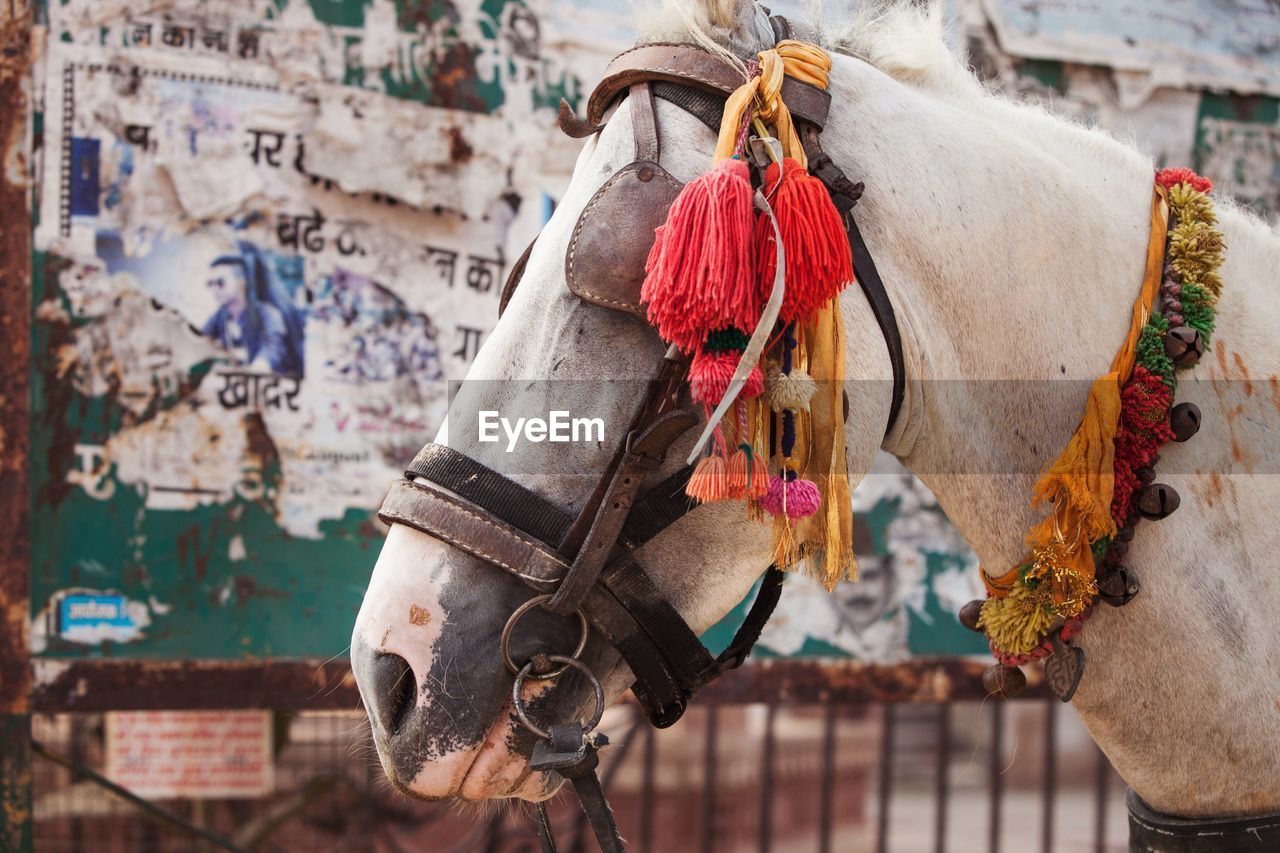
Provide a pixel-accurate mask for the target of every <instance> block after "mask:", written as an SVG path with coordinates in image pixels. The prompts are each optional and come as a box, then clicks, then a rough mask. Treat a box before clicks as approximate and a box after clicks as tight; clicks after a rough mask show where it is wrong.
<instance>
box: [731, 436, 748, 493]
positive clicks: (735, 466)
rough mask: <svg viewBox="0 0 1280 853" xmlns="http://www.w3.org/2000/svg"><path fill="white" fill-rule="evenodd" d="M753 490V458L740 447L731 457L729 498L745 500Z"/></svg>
mask: <svg viewBox="0 0 1280 853" xmlns="http://www.w3.org/2000/svg"><path fill="white" fill-rule="evenodd" d="M744 446H745V445H744ZM750 489H751V457H750V456H749V455H748V454H747V452H746V451H745V450H744V449H743V446H740V447H739V448H738V449H737V450H735V451H734V452H733V455H732V456H730V457H729V486H728V491H729V497H731V498H735V499H737V498H745V497H747V496H748V493H749V491H750Z"/></svg>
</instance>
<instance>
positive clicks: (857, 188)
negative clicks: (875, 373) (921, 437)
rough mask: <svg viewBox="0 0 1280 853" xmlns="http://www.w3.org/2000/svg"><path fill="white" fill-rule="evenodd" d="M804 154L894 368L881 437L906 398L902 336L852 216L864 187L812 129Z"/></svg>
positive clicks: (887, 429)
mask: <svg viewBox="0 0 1280 853" xmlns="http://www.w3.org/2000/svg"><path fill="white" fill-rule="evenodd" d="M803 138H804V145H805V150H806V152H807V153H808V154H809V171H810V172H812V173H813V175H814V176H815V177H816V178H817V179H818V180H820V181H822V183H823V185H824V186H825V187H826V188H827V192H829V193H830V194H831V201H832V203H833V204H834V205H835V206H836V210H838V211H839V212H840V217H841V219H843V220H844V228H845V236H846V237H847V239H848V241H849V251H850V252H851V253H852V255H853V273H854V276H855V277H856V278H857V279H858V285H859V286H860V287H861V288H862V294H863V295H864V296H865V297H866V298H867V304H869V305H870V306H871V313H872V314H874V315H875V317H876V323H877V324H878V325H879V326H880V334H881V336H882V337H883V338H884V344H885V347H886V348H887V349H888V351H889V363H890V365H891V366H892V368H893V397H892V398H891V402H890V404H889V422H888V424H886V426H885V429H884V434H885V435H888V434H889V433H890V432H892V431H893V425H894V424H895V423H897V421H898V412H899V411H901V409H902V401H903V399H904V398H905V397H906V390H907V381H906V376H907V371H906V363H905V358H904V356H903V348H902V334H901V332H900V331H899V330H898V317H897V314H896V313H894V310H893V300H891V299H890V298H889V291H888V290H886V289H885V286H884V281H883V280H882V279H881V278H880V271H879V270H878V269H876V262H875V258H873V257H871V250H870V249H868V248H867V243H866V241H865V240H863V239H862V231H861V230H860V229H859V228H858V223H857V220H855V219H854V216H853V208H854V205H856V204H857V203H858V200H859V199H860V198H861V197H862V189H863V185H862V184H860V183H858V184H855V183H853V181H851V180H849V178H848V177H847V176H846V175H845V173H844V171H843V170H842V169H841V168H840V167H839V166H837V165H836V164H835V161H833V160H832V159H831V157H830V156H829V155H828V154H827V153H826V152H824V151H823V150H822V145H821V143H820V142H819V140H818V134H817V132H816V130H815V129H814V128H805V132H804V136H803Z"/></svg>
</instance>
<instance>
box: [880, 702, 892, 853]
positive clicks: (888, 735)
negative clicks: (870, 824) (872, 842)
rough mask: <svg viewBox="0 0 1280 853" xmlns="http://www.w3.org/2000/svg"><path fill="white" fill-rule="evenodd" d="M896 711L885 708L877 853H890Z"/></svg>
mask: <svg viewBox="0 0 1280 853" xmlns="http://www.w3.org/2000/svg"><path fill="white" fill-rule="evenodd" d="M895 717H896V710H895V709H894V706H893V705H892V704H886V705H885V706H884V717H883V723H884V731H883V732H881V734H880V783H879V789H878V792H877V794H876V800H877V801H878V803H879V808H878V810H877V812H876V853H889V798H890V797H891V796H892V794H893V729H894V724H895V722H896V721H895Z"/></svg>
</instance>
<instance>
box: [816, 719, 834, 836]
mask: <svg viewBox="0 0 1280 853" xmlns="http://www.w3.org/2000/svg"><path fill="white" fill-rule="evenodd" d="M835 787H836V706H835V705H834V704H828V705H827V707H826V713H825V714H824V715H823V717H822V790H821V791H819V792H818V796H819V797H821V798H822V799H821V801H820V806H819V809H820V811H819V813H818V850H819V853H831V824H832V817H833V815H832V813H833V811H834V809H833V805H834V802H835Z"/></svg>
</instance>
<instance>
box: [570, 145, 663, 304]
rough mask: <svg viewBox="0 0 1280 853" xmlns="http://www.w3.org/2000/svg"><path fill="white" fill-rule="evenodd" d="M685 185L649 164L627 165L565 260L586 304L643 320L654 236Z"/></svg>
mask: <svg viewBox="0 0 1280 853" xmlns="http://www.w3.org/2000/svg"><path fill="white" fill-rule="evenodd" d="M682 186H683V185H682V184H681V183H680V182H679V181H678V180H676V179H675V178H674V177H672V176H671V173H669V172H668V171H667V170H666V169H664V168H662V167H661V166H659V165H658V164H657V163H655V162H653V161H650V160H637V161H636V162H634V163H630V164H628V165H626V166H623V167H622V168H621V169H619V170H618V171H617V172H616V173H614V175H613V177H611V178H610V179H609V180H608V181H606V182H605V184H604V186H602V187H601V188H600V189H599V190H598V191H597V192H596V194H595V195H594V196H592V197H591V201H589V202H587V206H586V207H585V208H584V209H583V211H582V215H581V216H579V217H578V224H577V225H576V226H574V229H573V236H572V238H570V240H569V249H568V252H567V254H566V256H565V265H564V268H565V277H566V279H567V281H568V284H569V290H570V291H571V292H572V293H573V294H574V295H575V296H577V297H578V298H579V299H581V300H582V301H584V302H589V303H591V304H592V305H599V306H601V307H603V308H611V309H613V310H615V311H622V312H624V313H627V314H633V315H635V316H637V317H640V318H642V319H643V318H644V316H645V311H644V307H643V306H642V305H641V304H640V286H641V285H642V284H643V283H644V265H645V261H646V260H647V259H648V257H649V249H651V248H652V247H653V241H654V231H655V229H657V227H658V226H659V225H661V224H662V223H663V222H665V221H666V218H667V211H668V210H669V209H670V208H671V204H672V202H674V201H675V199H676V196H677V195H679V194H680V188H681V187H682Z"/></svg>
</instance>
